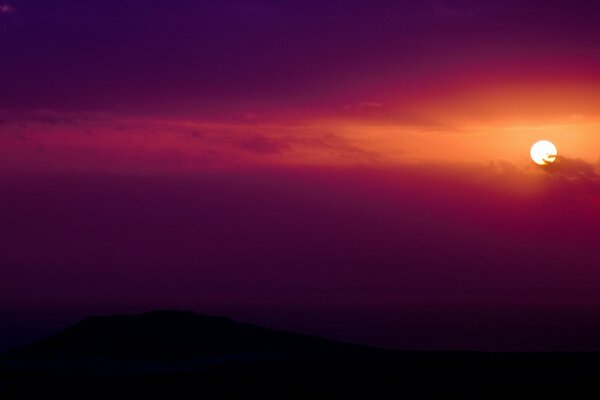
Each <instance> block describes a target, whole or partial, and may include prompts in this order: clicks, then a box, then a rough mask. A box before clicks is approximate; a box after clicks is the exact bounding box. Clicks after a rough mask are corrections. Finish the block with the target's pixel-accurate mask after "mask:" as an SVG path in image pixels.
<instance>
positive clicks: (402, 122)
mask: <svg viewBox="0 0 600 400" xmlns="http://www.w3.org/2000/svg"><path fill="white" fill-rule="evenodd" d="M599 15H600V5H599V4H598V3H597V2H595V1H552V0H546V1H527V0H525V1H516V0H503V1H443V0H440V1H433V0H432V1H429V0H423V1H375V0H370V1H343V2H341V1H325V0H320V1H312V0H304V1H284V0H282V1H267V0H264V1H259V0H244V1H242V0H238V1H232V0H221V1H192V0H179V1H176V2H168V1H153V0H144V1H141V0H127V1H124V0H103V1H96V0H89V1H80V0H79V1H76V0H0V242H1V243H2V246H1V247H0V326H2V324H3V321H4V326H5V328H0V348H1V347H2V346H5V347H6V346H8V345H9V344H13V343H17V342H18V341H19V338H25V337H34V336H35V332H42V331H44V329H46V330H50V327H54V326H55V325H60V323H63V322H66V321H68V320H69V319H70V318H72V319H76V318H77V317H79V316H83V315H86V314H89V313H91V312H108V313H112V312H126V311H131V310H138V309H147V308H153V307H163V308H167V307H174V308H191V309H193V310H195V311H198V312H205V313H218V314H226V315H229V316H231V317H234V318H239V319H242V320H245V321H249V322H257V323H262V324H265V325H268V326H273V327H280V328H286V329H293V330H297V331H302V332H307V333H313V334H319V335H324V336H330V337H335V338H340V339H344V340H351V341H358V342H362V343H369V344H373V345H380V346H389V347H398V348H414V349H421V348H428V349H430V348H470V349H517V350H523V349H583V350H589V349H594V350H600V317H598V315H600V314H599V313H598V312H599V311H600V270H599V268H600V246H599V245H598V243H599V240H600V25H598V16H599ZM541 139H547V140H550V141H552V142H553V143H554V144H555V145H556V146H557V148H558V152H559V158H558V160H557V162H556V163H555V164H553V165H551V166H549V167H546V168H543V167H539V166H537V165H536V164H534V163H533V162H532V161H531V159H530V156H529V149H530V147H531V145H532V144H533V143H534V142H536V141H537V140H541ZM36 318H37V320H36V321H38V322H35V323H33V322H31V320H35V319H36ZM26 321H29V322H26ZM40 321H41V322H40ZM53 321H54V322H53ZM474 321H477V323H475V322H474ZM27 324H29V325H27ZM34 325H35V328H32V326H34ZM3 329H4V330H3ZM40 334H41V333H40ZM28 335H29V336H28Z"/></svg>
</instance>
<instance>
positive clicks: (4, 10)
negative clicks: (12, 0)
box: [0, 3, 15, 14]
mask: <svg viewBox="0 0 600 400" xmlns="http://www.w3.org/2000/svg"><path fill="white" fill-rule="evenodd" d="M14 11H15V8H14V7H13V6H11V5H10V4H7V3H0V14H10V13H13V12H14Z"/></svg>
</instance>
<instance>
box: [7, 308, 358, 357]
mask: <svg viewBox="0 0 600 400" xmlns="http://www.w3.org/2000/svg"><path fill="white" fill-rule="evenodd" d="M360 347H361V346H355V345H346V344H342V343H339V342H335V341H333V340H328V339H322V338H316V337H311V336H306V335H301V334H296V333H288V332H283V331H278V330H274V329H268V328H263V327H260V326H256V325H250V324H243V323H238V322H235V321H233V320H231V319H229V318H225V317H213V316H205V315H199V314H195V313H192V312H188V311H169V310H159V311H151V312H148V313H144V314H140V315H112V316H103V317H99V316H92V317H88V318H86V319H84V320H82V321H81V322H79V323H77V324H75V325H73V326H72V327H70V328H67V329H65V330H63V331H61V332H59V333H57V334H55V335H53V336H51V337H49V338H47V339H45V340H43V341H40V342H38V343H35V344H33V345H30V346H27V347H25V348H22V349H18V350H16V351H13V352H11V353H10V354H9V356H10V358H12V359H21V360H23V359H26V360H29V361H34V360H38V361H45V360H61V361H62V362H67V361H71V362H72V361H83V360H85V361H87V362H88V363H89V362H90V361H93V360H99V359H102V360H111V361H115V362H116V361H129V362H131V361H138V362H147V361H157V362H164V363H180V362H187V361H194V360H195V361H197V360H199V359H202V358H204V359H208V358H209V357H216V356H229V357H235V355H238V356H242V355H245V356H246V357H278V356H282V355H292V354H306V353H307V352H308V353H314V352H319V353H322V352H324V351H325V352H331V351H334V352H335V351H341V350H342V349H343V350H344V351H348V350H350V349H351V348H354V349H359V348H360Z"/></svg>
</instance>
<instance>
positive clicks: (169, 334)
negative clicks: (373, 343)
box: [0, 311, 600, 399]
mask: <svg viewBox="0 0 600 400" xmlns="http://www.w3.org/2000/svg"><path fill="white" fill-rule="evenodd" d="M57 394H58V395H63V396H69V397H71V396H72V397H79V398H86V397H95V396H100V395H106V396H111V397H114V396H117V397H119V396H121V395H123V396H124V395H134V396H146V395H164V396H169V397H170V398H173V396H175V397H190V398H192V397H195V398H200V397H206V396H208V397H209V398H215V397H217V396H219V397H221V398H229V397H277V398H322V397H327V398H338V397H339V398H341V397H348V396H361V397H367V396H368V397H370V398H381V397H386V398H409V399H414V398H431V397H434V398H445V397H448V396H452V397H457V396H458V397H459V398H477V399H479V398H481V399H489V398H514V397H518V398H520V397H525V396H526V397H528V398H540V397H545V396H550V395H553V396H557V395H558V396H564V397H565V398H574V397H576V398H596V397H597V396H598V394H600V353H481V352H406V351H395V350H383V349H375V348H370V347H366V346H359V345H352V344H346V343H340V342H336V341H333V340H328V339H322V338H316V337H310V336H305V335H299V334H294V333H288V332H282V331H277V330H272V329H267V328H262V327H259V326H254V325H248V324H240V323H237V322H234V321H232V320H230V319H227V318H222V317H207V316H202V315H197V314H193V313H190V312H181V311H154V312H149V313H145V314H141V315H136V316H124V315H115V316H110V317H90V318H87V319H85V320H83V321H81V322H80V323H78V324H76V325H74V326H72V327H70V328H68V329H65V330H64V331H62V332H59V333H58V334H56V335H54V336H52V337H50V338H48V339H46V340H43V341H41V342H38V343H36V344H33V345H30V346H28V347H24V348H20V349H17V350H14V351H11V352H9V353H6V354H4V355H3V356H2V357H1V359H0V395H3V397H4V396H7V395H12V396H17V395H18V396H23V395H44V396H48V395H57ZM5 398H8V397H5Z"/></svg>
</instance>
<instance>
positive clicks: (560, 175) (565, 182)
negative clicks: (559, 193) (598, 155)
mask: <svg viewBox="0 0 600 400" xmlns="http://www.w3.org/2000/svg"><path fill="white" fill-rule="evenodd" d="M544 170H545V171H546V172H547V173H548V174H549V176H550V177H551V178H552V179H553V180H555V181H558V182H559V183H561V186H560V187H561V188H564V187H568V188H569V190H571V191H573V192H576V193H580V194H586V195H600V163H590V162H587V161H584V160H581V159H577V158H569V157H564V156H559V157H557V159H556V162H554V163H552V164H550V165H547V166H545V167H544Z"/></svg>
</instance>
